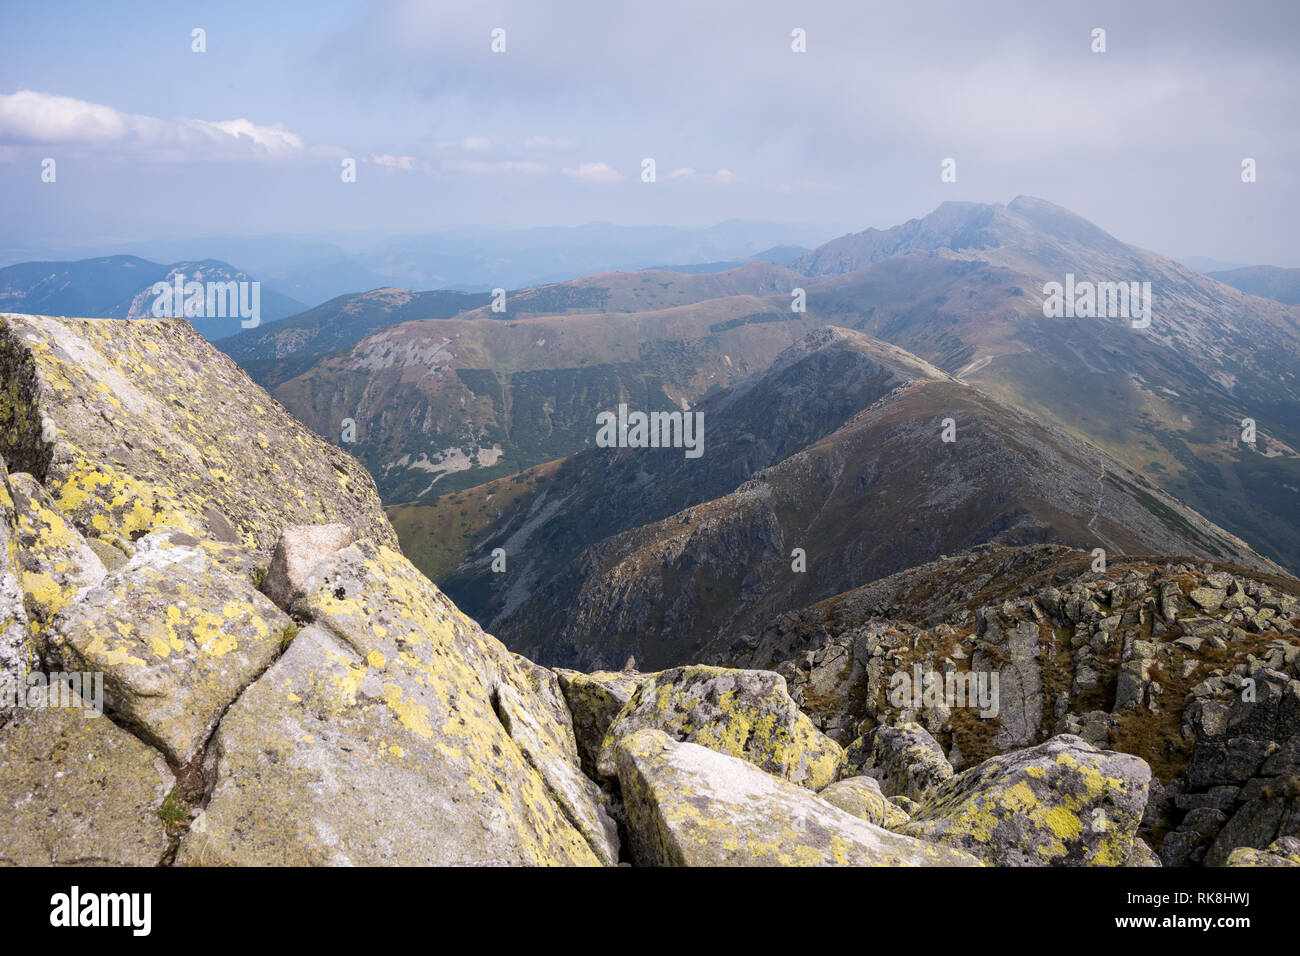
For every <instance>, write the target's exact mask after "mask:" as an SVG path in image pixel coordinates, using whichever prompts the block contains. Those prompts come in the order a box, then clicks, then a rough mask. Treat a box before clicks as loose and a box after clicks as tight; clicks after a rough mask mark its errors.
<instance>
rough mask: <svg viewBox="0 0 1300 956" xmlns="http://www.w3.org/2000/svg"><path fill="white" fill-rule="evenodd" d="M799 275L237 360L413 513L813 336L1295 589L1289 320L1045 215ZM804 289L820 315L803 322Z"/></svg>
mask: <svg viewBox="0 0 1300 956" xmlns="http://www.w3.org/2000/svg"><path fill="white" fill-rule="evenodd" d="M792 265H793V268H790V269H786V268H784V267H781V266H777V265H771V264H767V263H761V262H758V261H754V262H750V263H747V264H745V265H743V266H741V267H738V268H735V269H730V270H725V271H722V272H716V273H714V272H708V273H703V272H701V273H682V272H672V271H668V270H660V271H642V272H617V273H608V274H600V275H595V276H588V277H584V278H582V279H577V280H571V281H568V282H563V283H556V284H551V285H546V286H541V287H534V288H525V289H520V290H518V291H514V292H511V293H509V295H508V296H507V308H506V312H505V313H494V312H492V311H491V310H490V309H489V308H486V307H484V306H479V307H478V308H476V309H471V310H468V311H465V312H462V313H459V314H456V315H454V316H452V317H428V318H423V319H419V320H415V321H400V322H398V324H385V325H383V327H380V326H381V324H383V323H385V322H386V321H387V320H386V319H385V316H384V313H385V312H388V313H389V319H390V320H391V321H398V320H400V319H405V318H407V317H412V316H414V315H415V314H416V313H417V312H418V310H419V308H420V306H419V305H418V304H416V305H415V306H411V304H410V303H411V302H412V301H414V300H410V299H406V298H404V296H406V295H409V293H404V294H401V295H395V294H391V293H383V294H380V293H370V294H367V295H366V296H365V297H360V298H354V299H344V300H341V301H340V302H339V303H336V304H334V305H331V306H330V309H333V310H335V313H337V314H332V313H330V311H329V309H326V310H325V311H323V312H321V313H319V317H320V327H321V328H322V329H327V330H329V331H328V332H327V333H326V334H324V335H323V336H321V335H320V334H319V333H312V335H311V336H310V338H311V339H312V340H313V341H320V342H325V343H330V344H331V345H332V346H333V347H334V351H330V352H326V353H322V354H319V355H316V356H314V357H311V356H306V355H298V356H296V357H293V358H292V359H290V358H289V353H291V352H293V351H294V350H295V349H297V348H298V346H297V345H296V344H295V343H297V342H298V341H299V339H298V337H297V333H295V334H294V336H293V337H292V338H291V339H290V340H289V341H288V343H287V344H286V342H285V341H283V340H281V341H279V342H278V344H276V345H275V346H270V345H269V344H267V343H269V342H270V341H271V339H272V338H275V337H276V336H277V333H276V331H275V330H274V329H267V330H258V331H256V332H254V333H245V334H244V335H243V336H239V337H236V338H234V339H231V340H229V343H228V344H227V346H226V347H227V348H228V349H230V350H231V354H232V355H235V356H236V357H237V358H238V359H239V360H240V361H241V362H243V363H244V364H245V365H246V367H248V368H249V369H250V370H252V371H253V372H254V374H256V375H258V376H260V377H261V380H262V381H263V382H264V384H267V385H268V386H271V387H272V388H273V389H274V392H275V394H276V396H277V397H278V398H279V399H280V400H281V401H282V402H284V403H285V404H286V405H287V406H288V407H289V408H291V409H292V410H293V411H294V412H295V413H296V414H298V415H299V416H300V417H302V418H303V420H304V421H306V422H308V423H309V424H310V425H311V426H312V427H313V428H316V429H317V430H318V431H319V432H320V433H321V434H324V435H327V436H331V437H336V436H338V435H339V433H340V431H339V430H340V423H341V422H342V421H343V420H345V419H352V420H354V421H355V422H356V423H357V440H356V443H355V444H353V445H352V446H351V447H350V450H351V451H353V453H354V454H357V455H358V456H359V457H361V458H362V460H363V461H365V462H366V464H367V465H368V467H369V468H370V470H371V471H372V473H373V474H374V475H375V477H376V480H377V482H378V483H379V486H380V489H381V492H382V493H383V494H384V496H385V499H386V500H387V501H388V502H389V503H392V504H398V503H419V502H428V501H431V500H432V498H433V497H434V496H436V495H438V494H440V493H445V492H450V491H456V490H458V489H464V488H468V487H470V486H473V485H476V484H480V483H482V482H485V481H489V480H492V479H495V478H498V477H501V476H504V475H509V474H513V473H515V472H519V471H522V470H524V469H527V468H531V467H533V466H536V465H539V464H541V463H543V462H546V461H550V460H553V459H557V458H562V457H564V456H566V455H570V454H572V453H574V452H577V451H579V450H581V449H583V448H585V447H588V446H589V445H590V442H591V440H592V435H593V424H592V423H593V420H594V414H595V412H596V411H599V410H602V409H606V408H610V407H612V406H613V405H615V404H617V403H618V402H620V401H622V402H627V403H628V404H630V405H631V406H633V407H641V408H645V409H647V410H654V409H660V410H665V409H674V408H680V407H682V405H683V403H685V404H688V405H691V404H694V403H696V402H699V401H700V400H701V399H703V398H704V397H706V396H707V395H708V394H709V393H710V392H712V391H715V390H718V389H722V388H726V387H728V386H730V385H733V384H735V383H737V382H739V381H741V380H742V379H744V378H746V377H747V376H749V375H752V374H755V373H757V372H759V371H761V370H762V369H763V368H765V367H766V366H767V365H768V363H770V362H771V361H772V360H774V359H775V358H776V357H777V356H778V355H779V354H780V353H781V352H782V351H783V350H784V349H786V348H788V347H790V346H791V345H792V344H794V343H795V342H797V341H799V340H800V339H801V338H803V336H804V335H806V334H807V333H808V332H809V331H811V330H813V329H815V328H819V327H822V326H826V325H835V326H840V327H843V328H846V329H851V330H857V331H860V332H864V333H866V334H868V335H870V336H872V337H873V338H875V339H878V340H882V341H884V342H888V343H892V344H893V345H895V346H899V347H901V348H903V349H906V350H907V351H909V352H911V353H913V354H914V355H915V356H916V357H917V358H918V359H920V360H923V361H925V362H928V363H930V364H932V365H933V366H935V367H936V368H938V369H940V370H941V371H943V372H945V373H947V374H950V375H953V376H956V377H957V378H958V379H959V380H961V381H963V382H965V383H968V384H970V385H974V386H976V387H978V388H979V389H980V390H981V391H982V392H983V393H985V394H986V395H988V396H989V398H991V399H993V400H995V401H997V402H999V403H1000V404H1001V405H1003V406H1006V407H1009V408H1014V409H1017V410H1019V411H1021V412H1025V413H1028V414H1031V415H1033V416H1035V417H1036V418H1038V419H1041V420H1042V421H1043V422H1045V423H1047V424H1048V425H1050V426H1054V427H1057V428H1060V429H1062V430H1063V431H1064V433H1065V434H1067V435H1070V436H1073V437H1074V438H1077V439H1081V440H1084V441H1088V442H1091V443H1094V444H1096V445H1097V446H1098V448H1099V449H1100V450H1101V451H1103V452H1105V453H1106V454H1108V455H1110V456H1111V457H1112V458H1113V459H1114V460H1115V461H1116V462H1118V463H1120V464H1122V465H1123V466H1124V467H1126V468H1129V469H1132V470H1133V471H1134V472H1135V473H1138V474H1141V475H1145V476H1148V477H1149V478H1150V479H1151V480H1152V482H1153V483H1155V484H1158V485H1159V487H1161V488H1162V489H1164V491H1166V492H1168V493H1170V494H1172V495H1173V496H1175V497H1176V498H1177V499H1180V500H1181V501H1183V502H1185V503H1186V504H1187V505H1188V506H1190V507H1191V508H1193V509H1195V510H1196V511H1198V512H1200V513H1201V514H1203V515H1206V516H1208V517H1210V518H1211V520H1212V521H1214V522H1215V523H1216V524H1218V525H1220V526H1222V527H1223V528H1225V529H1227V530H1228V531H1229V532H1231V533H1233V534H1236V535H1239V536H1240V537H1242V538H1244V539H1245V540H1246V541H1248V542H1250V543H1251V544H1252V545H1254V546H1255V547H1257V548H1258V549H1260V551H1261V552H1262V553H1264V554H1266V555H1268V556H1269V557H1271V558H1273V559H1274V560H1277V561H1280V562H1281V563H1283V564H1285V565H1287V566H1289V567H1292V568H1296V567H1300V529H1297V527H1296V522H1295V521H1294V501H1295V494H1296V490H1295V489H1297V488H1300V457H1297V453H1296V451H1295V449H1297V448H1300V394H1298V390H1300V384H1298V383H1300V367H1297V366H1298V362H1300V360H1298V359H1297V356H1298V355H1300V323H1297V318H1296V309H1295V308H1294V307H1292V306H1287V305H1285V304H1283V303H1280V302H1277V301H1274V300H1270V299H1265V298H1261V297H1258V296H1255V295H1251V294H1247V293H1243V292H1241V291H1239V290H1237V289H1235V288H1232V287H1231V286H1229V285H1227V284H1224V283H1222V282H1219V281H1216V280H1215V279H1213V278H1210V277H1208V276H1205V275H1202V274H1200V273H1197V272H1194V271H1193V270H1191V269H1188V268H1185V267H1183V266H1180V265H1178V264H1176V263H1174V262H1172V261H1171V260H1168V259H1165V258H1163V257H1161V256H1158V255H1155V254H1153V253H1150V252H1147V251H1145V250H1141V249H1137V248H1135V247H1132V246H1128V245H1126V244H1125V243H1123V242H1122V241H1120V240H1118V239H1116V238H1114V237H1112V236H1110V235H1109V234H1107V233H1106V232H1105V231H1104V230H1101V229H1099V228H1098V227H1096V226H1095V225H1093V224H1091V223H1089V222H1087V221H1086V220H1083V219H1082V218H1080V217H1078V216H1075V215H1073V214H1072V213H1070V212H1068V211H1067V210H1064V209H1062V208H1060V207H1057V206H1054V205H1052V204H1051V203H1047V202H1044V201H1042V200H1037V199H1031V198H1028V197H1022V198H1019V199H1016V200H1015V201H1013V202H1011V203H1009V204H1007V205H1005V206H1004V205H997V204H979V203H945V204H943V205H942V206H940V207H939V208H938V209H936V210H935V211H934V212H932V213H931V214H930V215H928V216H926V217H923V218H922V219H916V220H911V221H909V222H908V223H905V224H903V225H901V226H898V227H895V228H893V229H888V230H879V229H869V230H866V231H865V232H861V233H855V234H850V235H846V236H843V237H841V238H839V239H835V240H832V241H831V242H828V243H825V244H823V245H822V246H819V247H817V248H815V249H812V250H810V251H809V252H807V253H805V254H803V255H802V256H800V257H799V258H798V259H797V260H795V261H794V262H793V263H792ZM1067 275H1073V276H1074V277H1075V279H1076V280H1077V281H1079V282H1086V281H1117V282H1138V283H1141V282H1149V283H1151V299H1152V321H1151V326H1150V327H1149V328H1147V329H1134V328H1132V327H1131V326H1132V323H1131V321H1130V320H1129V319H1125V318H1122V317H1103V318H1045V317H1044V314H1043V313H1044V310H1043V299H1044V295H1043V289H1044V286H1045V284H1046V283H1049V282H1063V281H1065V279H1066V276H1067ZM796 288H803V289H804V290H805V294H806V303H807V309H806V311H805V312H792V311H791V301H792V300H791V294H792V291H793V290H794V289H796ZM454 307H455V303H454V302H446V303H444V304H443V306H442V307H441V311H440V313H431V315H443V316H445V315H446V314H447V313H448V312H450V311H451V309H453V308H454ZM362 314H364V315H365V318H364V319H363V320H362V321H355V319H356V317H357V316H358V315H362ZM313 321H315V320H313ZM286 328H287V327H286ZM363 329H364V330H365V331H366V333H367V334H366V335H365V336H364V337H358V336H357V333H358V332H360V331H362V330H363ZM303 341H306V340H305V339H304V340H303ZM256 343H262V344H256ZM344 343H346V344H344ZM311 348H312V349H315V346H311ZM240 349H245V351H242V352H241V351H240ZM262 349H266V350H267V351H265V352H262V353H261V356H260V357H254V356H256V355H257V354H258V352H259V350H262ZM1246 418H1250V419H1253V420H1254V421H1255V423H1256V425H1257V430H1258V440H1257V441H1256V442H1255V443H1254V444H1253V445H1252V444H1249V443H1245V442H1242V441H1241V440H1240V436H1241V432H1242V428H1243V426H1242V420H1243V419H1246ZM412 521H414V522H415V523H416V524H420V525H421V526H427V525H428V524H429V522H427V521H422V520H417V519H416V518H415V517H413V516H412ZM444 570H445V568H444Z"/></svg>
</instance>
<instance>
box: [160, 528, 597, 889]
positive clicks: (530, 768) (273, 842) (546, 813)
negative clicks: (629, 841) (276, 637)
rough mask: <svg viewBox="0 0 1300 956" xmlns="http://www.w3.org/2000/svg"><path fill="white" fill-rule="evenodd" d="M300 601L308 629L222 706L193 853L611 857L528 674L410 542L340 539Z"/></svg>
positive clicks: (448, 859)
mask: <svg viewBox="0 0 1300 956" xmlns="http://www.w3.org/2000/svg"><path fill="white" fill-rule="evenodd" d="M295 610H296V611H297V613H299V614H301V615H303V616H304V617H308V618H311V619H312V620H313V621H314V622H315V625H316V626H315V627H311V628H308V629H306V630H304V631H302V632H301V633H300V634H299V635H298V636H297V637H296V638H295V639H294V641H293V643H292V644H291V645H290V647H289V650H288V651H287V652H286V653H285V654H284V655H283V656H282V657H281V658H280V659H279V660H278V661H277V662H276V663H275V665H274V666H273V667H272V668H271V669H270V670H268V671H267V673H266V674H264V675H263V676H262V677H261V678H260V679H259V680H257V682H256V683H254V685H253V686H252V687H250V688H249V689H248V690H247V691H246V692H245V693H244V694H243V695H242V696H241V697H240V699H239V700H238V701H237V702H236V704H235V705H234V706H233V707H232V708H231V709H230V711H229V713H227V715H226V717H225V718H224V719H223V721H222V723H221V727H220V729H219V730H218V732H217V735H216V737H215V738H214V748H215V751H216V753H217V762H216V768H215V770H216V786H215V789H214V791H213V795H212V799H211V801H210V803H209V805H208V807H207V810H206V813H205V814H204V821H203V827H202V830H201V831H200V832H197V833H196V832H194V831H193V830H192V831H191V834H190V836H188V837H187V838H186V840H185V842H184V845H183V847H182V853H181V856H180V859H181V860H182V861H183V862H193V863H202V862H207V863H212V862H219V863H232V864H263V863H266V864H274V863H284V862H289V863H304V864H315V863H428V864H592V865H594V864H598V863H600V862H602V861H604V860H607V859H608V857H609V855H610V851H609V848H608V843H607V840H608V830H607V829H606V828H605V826H604V821H603V820H602V819H601V817H602V807H601V806H600V804H599V803H598V802H597V800H596V797H595V794H594V793H593V792H592V791H589V790H586V789H585V788H584V787H582V786H581V785H580V781H578V779H577V778H576V777H575V776H574V773H576V771H577V768H576V764H575V763H573V762H571V761H572V759H573V752H572V751H566V748H565V746H564V744H563V743H560V744H557V743H556V741H557V740H559V741H562V740H563V738H564V730H563V727H561V726H557V725H556V723H555V721H554V719H553V717H552V716H551V714H550V713H549V712H548V709H547V707H546V706H545V705H544V704H543V703H542V702H541V701H540V700H539V699H538V695H537V691H536V690H535V688H534V687H533V685H532V683H531V681H530V678H529V676H528V674H526V673H525V672H524V671H523V670H522V669H521V668H520V666H519V664H518V663H517V662H516V661H515V660H514V659H513V657H512V656H511V654H510V653H509V652H508V651H507V650H506V649H505V648H504V647H503V646H502V645H501V644H500V642H498V641H496V640H495V639H494V638H492V637H490V636H489V635H486V634H484V633H483V632H482V630H481V629H480V628H479V627H478V626H477V625H476V624H475V623H474V622H473V621H471V620H470V619H469V618H467V617H465V616H464V615H463V614H461V613H460V611H459V610H457V609H456V607H455V605H453V604H452V603H451V601H449V600H448V599H447V598H446V597H445V596H444V595H443V594H442V593H441V592H440V591H439V590H438V589H437V588H436V587H434V586H433V585H432V584H431V583H430V582H429V581H428V580H427V579H426V578H424V577H423V576H422V575H421V574H420V573H419V572H418V571H417V570H416V569H415V568H414V567H413V566H412V565H411V563H410V562H409V561H407V560H406V558H404V557H403V556H402V555H401V554H399V553H397V552H396V551H394V550H392V549H390V548H387V547H382V546H381V547H373V546H371V545H370V544H368V543H366V542H358V543H356V544H353V545H351V546H349V547H347V548H344V549H342V550H340V551H337V552H335V553H334V554H332V555H330V556H329V557H328V558H326V559H325V560H324V561H322V562H321V563H320V564H319V565H317V566H316V568H315V569H314V570H313V572H312V573H311V575H310V576H309V577H308V579H307V580H306V581H305V582H304V586H303V596H302V597H301V598H300V599H299V600H298V601H297V602H296V603H295ZM497 708H500V709H501V711H502V713H501V714H498V712H497ZM525 714H526V715H527V717H528V718H529V719H527V720H525V719H524V715H525ZM506 723H509V725H510V727H511V729H512V730H513V732H514V736H513V737H512V733H511V730H508V729H507V726H506ZM516 738H517V739H516ZM593 789H594V788H593ZM597 845H600V846H602V852H601V853H598V852H597V850H596V849H595V846H597Z"/></svg>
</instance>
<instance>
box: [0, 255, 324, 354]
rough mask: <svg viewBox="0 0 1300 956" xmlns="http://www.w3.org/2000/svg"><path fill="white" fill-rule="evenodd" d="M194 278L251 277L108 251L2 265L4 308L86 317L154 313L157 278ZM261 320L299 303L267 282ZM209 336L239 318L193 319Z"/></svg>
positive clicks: (230, 328)
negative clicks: (99, 255) (70, 258)
mask: <svg viewBox="0 0 1300 956" xmlns="http://www.w3.org/2000/svg"><path fill="white" fill-rule="evenodd" d="M178 274H179V275H184V276H185V277H186V278H187V279H188V280H191V281H195V282H208V281H211V282H227V281H236V282H239V281H242V282H248V281H252V279H253V277H252V276H250V275H248V274H247V273H246V272H243V271H241V270H239V269H236V268H235V267H234V266H232V265H229V264H228V263H225V262H220V261H217V260H214V259H205V260H203V261H199V262H193V261H190V262H173V263H172V264H171V265H160V264H159V263H157V262H150V261H149V260H148V259H141V258H139V257H138V256H122V255H115V256H104V257H103V258H99V259H81V260H77V261H74V262H23V263H19V264H17V265H12V266H7V267H5V268H3V269H0V311H7V312H28V313H32V314H38V315H66V316H79V317H83V318H102V319H137V318H143V317H146V316H148V315H150V309H151V306H152V304H153V301H154V295H153V292H152V289H153V285H154V283H155V282H166V283H168V284H170V283H172V282H173V281H174V280H175V277H176V276H177V275H178ZM260 296H261V299H260V303H261V304H260V317H261V321H262V322H274V321H276V320H277V319H282V318H284V317H285V316H287V315H293V314H294V313H295V312H300V311H301V310H302V308H303V305H302V303H301V302H299V301H298V300H296V299H292V298H290V297H289V296H286V295H283V294H281V293H280V292H277V291H276V290H275V289H272V288H269V287H267V286H265V285H263V286H262V288H261V290H260ZM191 324H192V325H193V326H194V327H195V328H196V329H198V331H199V332H200V333H201V334H202V335H203V336H204V337H205V338H207V339H208V340H210V341H211V340H215V339H220V338H224V337H225V336H228V335H233V334H234V333H236V332H238V331H240V330H241V326H240V324H239V320H238V319H236V318H229V317H225V318H215V317H214V318H208V319H204V318H194V319H192V320H191Z"/></svg>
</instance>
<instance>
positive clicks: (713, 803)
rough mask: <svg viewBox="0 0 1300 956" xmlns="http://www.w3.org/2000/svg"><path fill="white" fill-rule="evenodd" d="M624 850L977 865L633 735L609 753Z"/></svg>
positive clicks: (721, 859) (697, 856) (724, 861)
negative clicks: (623, 812)
mask: <svg viewBox="0 0 1300 956" xmlns="http://www.w3.org/2000/svg"><path fill="white" fill-rule="evenodd" d="M615 749H616V751H617V757H616V763H617V767H618V780H619V785H620V788H621V790H622V792H623V799H624V801H625V802H626V805H627V816H628V842H629V849H630V851H631V855H632V860H633V862H634V863H636V864H638V865H641V866H833V865H844V866H978V865H979V863H978V861H977V860H976V859H975V858H974V857H972V856H970V855H969V854H967V853H964V852H962V851H960V850H954V849H951V848H949V847H943V846H936V845H933V844H929V843H924V842H922V841H920V840H914V839H911V838H909V837H906V836H901V835H899V834H896V833H891V832H890V831H888V830H885V829H882V828H880V827H877V826H874V825H873V824H871V823H868V822H867V821H865V820H862V819H859V818H858V817H855V816H853V815H851V814H849V813H846V812H845V811H843V810H841V809H839V808H838V807H836V806H833V805H832V804H830V803H827V802H826V801H825V800H822V799H820V798H819V797H817V796H816V795H814V794H812V793H810V792H809V791H808V790H807V789H805V788H803V787H799V786H796V785H794V784H792V783H789V782H787V781H785V780H781V779H779V778H777V777H775V776H773V775H771V774H768V773H764V772H763V771H761V770H759V769H758V768H757V767H755V766H754V765H753V764H751V763H749V762H747V761H745V760H741V759H738V758H736V757H730V756H727V755H726V754H722V753H718V752H717V751H715V750H712V749H710V748H707V747H701V746H697V745H695V744H691V743H679V742H678V741H676V740H674V739H672V738H671V737H669V736H668V735H667V734H665V733H663V732H661V731H657V730H641V731H637V732H635V733H632V734H629V735H626V736H623V737H621V738H619V740H618V742H617V744H616V745H615Z"/></svg>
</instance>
